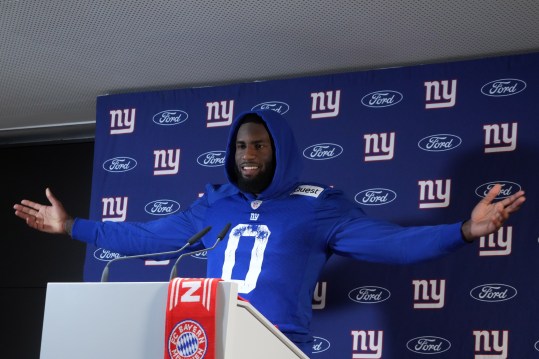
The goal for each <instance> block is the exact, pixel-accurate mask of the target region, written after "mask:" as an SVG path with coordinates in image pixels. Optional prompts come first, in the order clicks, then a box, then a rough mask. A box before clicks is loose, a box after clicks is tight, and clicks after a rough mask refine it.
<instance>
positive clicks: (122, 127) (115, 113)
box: [109, 108, 136, 135]
mask: <svg viewBox="0 0 539 359" xmlns="http://www.w3.org/2000/svg"><path fill="white" fill-rule="evenodd" d="M135 113H136V109H134V108H131V109H129V108H126V109H123V110H111V111H109V114H110V134H111V135H121V134H125V133H132V132H133V131H134V130H135Z"/></svg>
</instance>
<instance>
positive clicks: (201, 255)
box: [191, 251, 208, 259]
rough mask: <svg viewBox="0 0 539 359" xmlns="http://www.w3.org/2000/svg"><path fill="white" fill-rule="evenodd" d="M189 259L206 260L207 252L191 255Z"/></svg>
mask: <svg viewBox="0 0 539 359" xmlns="http://www.w3.org/2000/svg"><path fill="white" fill-rule="evenodd" d="M191 257H192V258H196V259H208V251H204V252H200V253H195V254H191Z"/></svg>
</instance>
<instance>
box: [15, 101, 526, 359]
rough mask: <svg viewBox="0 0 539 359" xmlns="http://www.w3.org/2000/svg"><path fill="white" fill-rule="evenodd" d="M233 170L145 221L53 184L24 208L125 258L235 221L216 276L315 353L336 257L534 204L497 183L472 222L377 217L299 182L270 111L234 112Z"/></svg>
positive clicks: (425, 237)
mask: <svg viewBox="0 0 539 359" xmlns="http://www.w3.org/2000/svg"><path fill="white" fill-rule="evenodd" d="M225 169H226V175H227V178H228V183H227V184H222V185H207V186H206V190H205V194H204V196H203V197H201V198H200V199H198V200H197V201H195V202H194V203H193V204H192V205H191V206H190V207H189V208H188V209H187V210H185V211H183V212H180V213H176V214H173V215H170V216H167V217H165V218H161V219H158V220H154V221H150V222H146V223H134V222H98V221H90V220H85V219H81V218H75V219H72V218H71V217H70V216H69V215H68V213H67V212H66V211H65V210H64V208H63V206H62V204H61V202H60V201H58V199H56V198H55V197H54V196H53V194H52V193H51V191H50V190H49V189H47V190H46V195H47V198H48V199H49V201H50V202H51V205H50V206H47V205H42V204H39V203H35V202H32V201H28V200H23V201H22V202H21V204H16V205H15V206H14V209H15V214H16V215H17V216H18V217H21V218H23V219H24V220H25V221H26V222H27V224H28V225H29V226H30V227H32V228H35V229H38V230H41V231H44V232H48V233H67V234H69V235H71V236H72V237H73V238H75V239H78V240H81V241H84V242H87V243H91V244H93V245H95V246H98V247H102V248H107V249H109V250H112V251H117V252H120V253H123V254H125V255H134V254H143V253H155V252H164V251H173V250H176V249H178V248H180V247H181V246H182V245H183V244H184V243H182V242H181V241H179V240H178V238H189V237H191V236H192V235H194V234H195V233H196V232H198V231H200V230H201V229H203V228H205V227H207V226H212V228H213V229H214V231H215V233H212V232H210V235H208V236H206V237H205V238H207V239H205V238H203V239H202V240H201V242H199V243H198V244H197V245H196V246H193V247H192V249H193V250H194V249H200V248H204V247H210V246H211V245H213V241H214V238H215V237H216V236H217V231H219V230H220V229H221V228H224V227H225V225H226V224H227V223H229V222H230V223H231V224H232V227H231V230H230V231H229V234H228V236H227V237H226V238H225V239H224V240H223V243H221V244H219V245H218V246H217V247H216V249H215V250H213V251H211V252H208V262H207V263H208V264H207V276H208V277H215V278H222V279H224V280H234V281H236V282H238V284H239V292H240V293H241V295H242V297H244V298H245V299H247V300H249V302H251V303H252V304H253V306H255V307H256V308H257V309H258V310H259V311H260V312H261V313H262V314H264V315H265V316H266V317H267V318H268V319H269V320H270V321H271V322H272V323H273V324H275V325H276V326H277V327H278V328H279V329H280V330H281V331H282V332H283V333H284V334H285V335H286V336H287V337H288V338H290V339H291V340H292V341H293V342H294V343H296V344H297V345H298V346H299V347H300V348H301V349H302V350H303V351H304V352H305V353H306V354H307V355H310V353H311V351H312V341H313V337H312V333H311V331H310V324H311V317H312V310H311V303H312V296H313V291H314V288H315V286H316V283H317V280H318V277H319V274H320V272H321V270H322V268H323V266H324V264H325V263H326V261H327V260H328V258H329V257H330V256H331V255H332V254H339V255H343V256H347V257H351V258H355V259H358V260H365V261H372V262H382V263H413V262H418V261H421V260H426V259H430V258H434V257H438V256H442V255H444V254H447V253H450V252H453V251H455V250H456V249H457V248H460V247H462V246H464V245H466V243H467V242H471V241H472V240H473V239H475V238H479V237H480V236H484V235H487V234H490V233H493V232H495V231H496V230H497V229H498V228H500V227H501V225H502V224H503V222H504V221H506V220H507V218H508V217H509V215H510V214H511V213H513V212H515V211H516V210H518V209H519V208H520V206H521V204H522V203H523V202H524V201H525V197H524V192H522V191H520V192H518V193H516V194H514V195H512V196H510V197H508V198H505V199H503V200H501V201H499V202H496V203H493V200H494V198H495V197H496V196H497V195H498V193H499V192H500V190H501V186H500V185H496V186H494V187H493V188H492V189H491V191H490V192H489V193H488V195H487V196H486V197H485V198H484V199H482V200H481V201H480V202H479V203H478V204H477V205H476V207H475V208H474V209H473V211H472V213H471V217H470V219H468V220H466V221H464V222H458V223H454V224H443V225H437V226H418V227H401V226H398V225H396V224H393V223H389V222H386V221H382V220H376V219H373V218H370V217H368V216H367V215H366V214H365V213H364V212H363V210H362V209H361V208H360V207H359V206H358V205H356V204H355V203H353V202H352V201H350V200H349V199H348V198H346V197H345V196H344V194H343V193H342V192H341V191H339V190H337V189H333V188H330V187H328V186H325V185H321V184H316V183H305V182H299V174H300V169H301V158H300V152H299V150H298V148H297V145H296V141H295V139H294V135H293V133H292V131H291V129H290V127H289V126H288V125H287V123H286V120H285V118H283V117H282V116H281V115H279V114H278V113H276V112H274V111H270V110H268V111H256V112H249V113H245V114H242V115H240V116H238V117H237V118H236V119H235V121H234V122H233V124H232V127H231V130H230V136H229V139H228V144H227V155H226V159H225Z"/></svg>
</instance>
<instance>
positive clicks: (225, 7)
mask: <svg viewBox="0 0 539 359" xmlns="http://www.w3.org/2000/svg"><path fill="white" fill-rule="evenodd" d="M538 19H539V1H535V0H529V1H518V0H515V1H495V0H492V1H487V0H484V1H477V0H475V1H474V0H456V1H435V0H424V1H421V0H417V1H403V0H392V1H389V0H378V1H372V0H369V1H367V0H362V1H339V0H328V1H326V0H312V1H297V0H294V1H291V0H287V1H216V0H199V1H126V0H124V1H110V0H106V1H86V0H85V1H81V0H72V1H60V0H51V1H30V0H20V1H1V0H0V85H1V86H0V144H12V143H20V142H29V141H30V142H33V141H44V140H51V139H54V140H59V139H73V138H91V137H92V136H93V129H94V126H95V101H96V98H97V97H98V96H99V95H103V94H110V93H122V92H133V91H144V90H155V89H169V88H184V87H193V86H207V85H221V84H228V83H236V82H249V81H256V80H268V79H282V78H290V77H296V76H306V75H320V74H328V73H337V72H343V71H358V70H366V69H376V68H385V67H394V66H407V65H415V64H426V63H434V62H442V61H453V60H463V59H473V58H479V57H489V56H498V55H506V54H517V53H527V52H535V51H539V20H538Z"/></svg>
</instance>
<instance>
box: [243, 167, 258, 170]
mask: <svg viewBox="0 0 539 359" xmlns="http://www.w3.org/2000/svg"><path fill="white" fill-rule="evenodd" d="M257 168H258V166H244V167H243V169H244V170H256V169H257Z"/></svg>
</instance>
